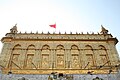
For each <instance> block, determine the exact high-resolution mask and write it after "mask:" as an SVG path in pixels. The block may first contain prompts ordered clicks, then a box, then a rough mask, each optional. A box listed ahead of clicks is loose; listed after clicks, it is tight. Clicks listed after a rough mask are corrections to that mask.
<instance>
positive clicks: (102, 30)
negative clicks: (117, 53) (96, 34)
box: [100, 25, 108, 34]
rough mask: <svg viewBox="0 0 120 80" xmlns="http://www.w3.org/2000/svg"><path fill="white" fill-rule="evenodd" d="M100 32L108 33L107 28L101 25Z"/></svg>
mask: <svg viewBox="0 0 120 80" xmlns="http://www.w3.org/2000/svg"><path fill="white" fill-rule="evenodd" d="M100 33H101V34H108V30H107V29H105V28H104V27H103V26H102V25H101V32H100Z"/></svg>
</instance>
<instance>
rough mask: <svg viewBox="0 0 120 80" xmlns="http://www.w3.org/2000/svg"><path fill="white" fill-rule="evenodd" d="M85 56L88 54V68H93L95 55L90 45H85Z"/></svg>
mask: <svg viewBox="0 0 120 80" xmlns="http://www.w3.org/2000/svg"><path fill="white" fill-rule="evenodd" d="M85 54H86V60H87V61H86V64H85V65H87V64H88V66H87V67H86V68H91V67H92V66H94V55H93V48H92V46H90V45H85Z"/></svg>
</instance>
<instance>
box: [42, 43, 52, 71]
mask: <svg viewBox="0 0 120 80" xmlns="http://www.w3.org/2000/svg"><path fill="white" fill-rule="evenodd" d="M49 56H50V46H49V45H47V44H45V45H43V46H42V50H41V67H42V68H45V69H46V68H49V64H50V57H49Z"/></svg>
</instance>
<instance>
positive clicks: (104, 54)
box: [98, 45, 110, 66]
mask: <svg viewBox="0 0 120 80" xmlns="http://www.w3.org/2000/svg"><path fill="white" fill-rule="evenodd" d="M98 50H99V57H100V60H101V61H100V65H104V64H105V63H106V62H108V61H109V58H108V54H107V50H106V48H105V46H103V45H99V46H98ZM109 64H110V63H106V64H105V66H108V65H109Z"/></svg>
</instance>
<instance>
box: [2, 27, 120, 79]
mask: <svg viewBox="0 0 120 80" xmlns="http://www.w3.org/2000/svg"><path fill="white" fill-rule="evenodd" d="M101 27H102V29H101V32H99V33H97V34H95V33H86V34H83V33H76V34H72V32H71V33H70V34H67V33H66V32H65V33H64V34H63V33H49V32H48V33H43V32H42V33H38V32H36V33H32V32H31V33H26V32H25V33H21V32H20V33H18V31H17V26H16V25H15V26H13V28H11V29H10V32H9V33H7V34H6V35H5V37H3V38H2V39H1V41H2V43H3V48H2V51H1V54H0V67H1V69H0V80H120V73H119V67H120V65H119V63H120V61H119V55H118V52H117V50H116V47H115V46H116V44H117V43H118V40H117V38H115V37H113V36H112V35H111V34H109V33H108V30H106V29H105V28H104V27H103V26H101Z"/></svg>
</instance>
